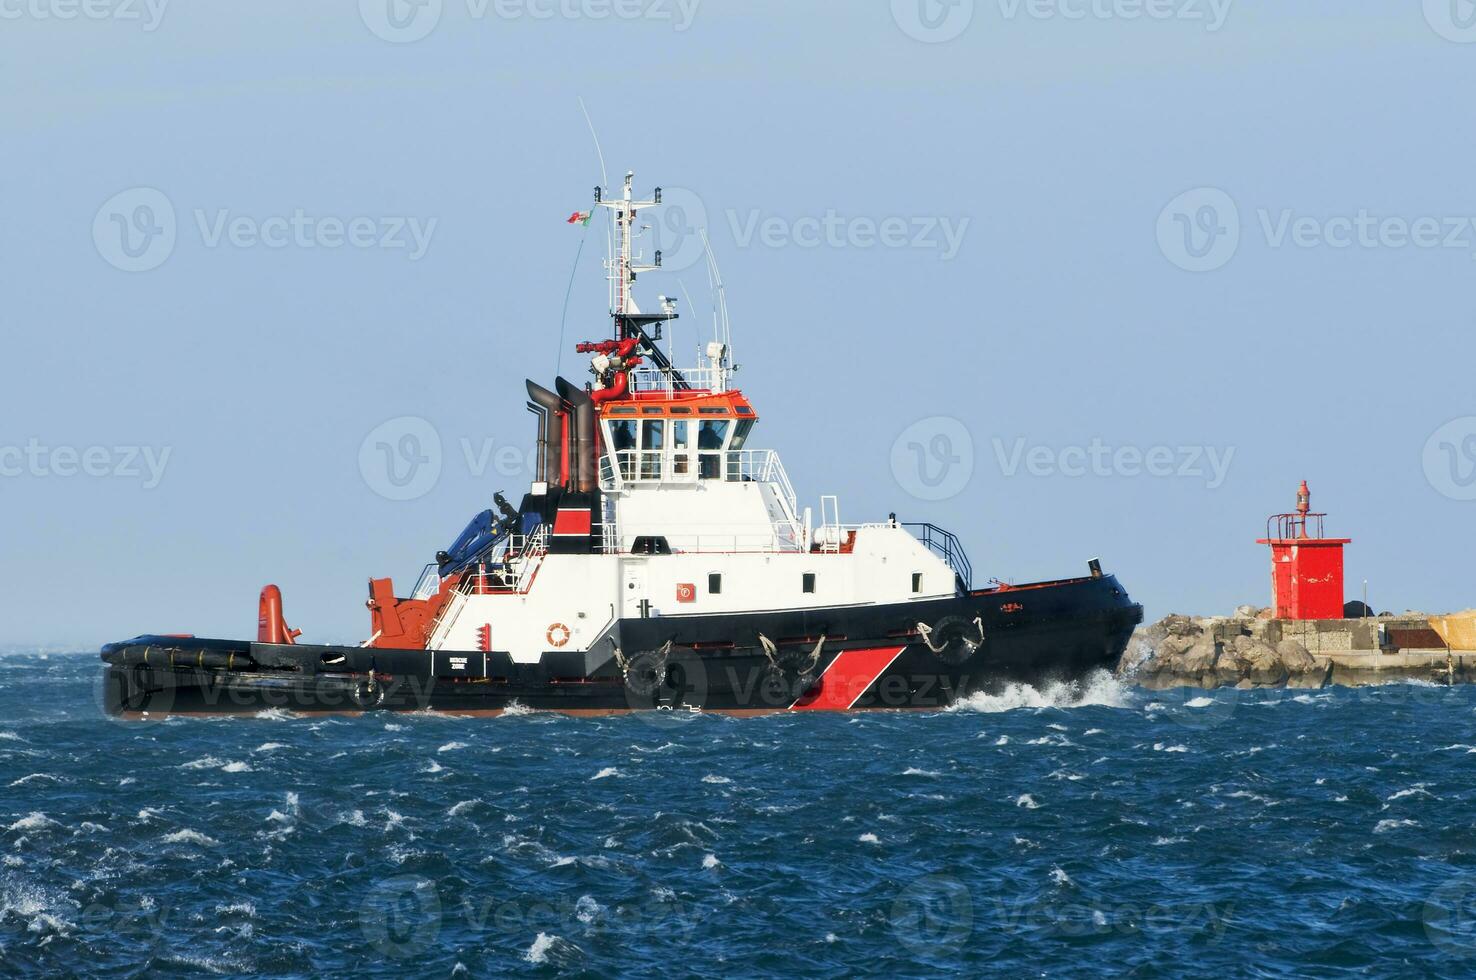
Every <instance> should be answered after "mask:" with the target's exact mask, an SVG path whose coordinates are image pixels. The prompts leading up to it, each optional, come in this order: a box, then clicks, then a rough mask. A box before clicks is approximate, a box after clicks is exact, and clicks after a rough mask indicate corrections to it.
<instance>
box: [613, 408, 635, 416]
mask: <svg viewBox="0 0 1476 980" xmlns="http://www.w3.org/2000/svg"><path fill="white" fill-rule="evenodd" d="M605 413H606V414H607V415H634V414H635V413H636V410H635V409H633V408H628V407H627V408H609V409H606V410H605Z"/></svg>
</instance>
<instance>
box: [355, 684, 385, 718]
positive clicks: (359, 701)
mask: <svg viewBox="0 0 1476 980" xmlns="http://www.w3.org/2000/svg"><path fill="white" fill-rule="evenodd" d="M349 697H350V698H351V699H352V700H353V702H354V707H356V708H358V709H359V710H360V711H373V710H374V709H375V708H378V707H379V706H380V705H382V704H384V688H382V687H380V686H379V681H377V680H375V679H374V677H373V676H372V675H371V676H369V677H366V678H364V679H363V680H360V681H359V682H358V683H356V684H355V685H354V686H353V689H352V690H351V691H350V692H349Z"/></svg>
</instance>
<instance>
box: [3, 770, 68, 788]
mask: <svg viewBox="0 0 1476 980" xmlns="http://www.w3.org/2000/svg"><path fill="white" fill-rule="evenodd" d="M38 779H49V780H51V781H52V782H53V783H59V782H61V781H62V778H61V777H60V776H53V775H52V774H51V773H49V772H33V773H31V774H30V775H29V776H22V777H21V778H19V779H17V780H16V781H15V782H13V783H11V784H10V785H11V786H24V785H26V783H29V782H32V781H34V780H38Z"/></svg>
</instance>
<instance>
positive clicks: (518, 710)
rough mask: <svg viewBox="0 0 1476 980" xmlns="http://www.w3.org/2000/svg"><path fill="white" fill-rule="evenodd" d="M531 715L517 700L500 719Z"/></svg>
mask: <svg viewBox="0 0 1476 980" xmlns="http://www.w3.org/2000/svg"><path fill="white" fill-rule="evenodd" d="M532 714H537V712H536V711H534V710H533V709H532V708H530V707H528V706H527V705H526V704H523V703H522V702H521V701H517V700H513V701H511V702H509V703H508V706H507V707H506V708H503V709H502V717H504V718H520V717H522V716H523V715H532ZM539 935H540V936H541V935H543V933H541V932H540V933H539Z"/></svg>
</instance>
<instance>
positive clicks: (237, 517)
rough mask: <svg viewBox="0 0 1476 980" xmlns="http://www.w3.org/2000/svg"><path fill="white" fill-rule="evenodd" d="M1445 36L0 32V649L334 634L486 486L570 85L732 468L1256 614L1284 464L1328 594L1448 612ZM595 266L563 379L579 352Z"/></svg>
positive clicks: (1327, 31)
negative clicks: (696, 364)
mask: <svg viewBox="0 0 1476 980" xmlns="http://www.w3.org/2000/svg"><path fill="white" fill-rule="evenodd" d="M391 2H393V3H394V4H396V8H395V9H394V10H393V11H392V9H391V8H390V7H389V6H388V4H389V3H391ZM1150 12H1151V13H1150ZM391 13H393V16H390V14H391ZM69 14H76V16H68V15H69ZM1472 14H1473V11H1472V9H1471V8H1470V6H1469V5H1467V4H1465V2H1464V0H1449V2H1448V4H1447V0H1429V2H1426V3H1424V4H1423V7H1422V5H1421V3H1419V2H1407V3H1399V4H1390V3H1387V2H1383V3H1375V2H1364V0H1341V2H1331V0H1328V2H1303V3H1296V4H1284V3H1275V4H1273V3H1264V2H1263V3H1257V4H1251V3H1229V4H1227V3H1226V2H1225V0H1221V2H1220V3H1219V5H1218V6H1216V5H1215V4H1212V3H1210V2H1209V0H1152V2H1147V3H1135V2H1134V0H1092V2H1089V0H1034V2H1033V3H1032V2H1024V0H1022V2H1020V3H1015V2H1013V0H987V2H984V0H976V2H973V3H970V2H968V0H957V3H956V4H955V5H954V6H951V7H944V6H941V5H939V4H938V3H936V2H935V0H926V6H923V7H919V6H918V3H917V0H897V2H896V3H892V2H890V0H864V2H863V0H846V2H810V3H778V2H767V0H762V2H754V0H749V2H744V3H737V2H729V0H701V2H699V3H695V4H693V3H692V2H691V0H687V3H686V5H685V6H682V5H680V4H678V3H676V0H669V2H667V0H662V2H657V0H619V2H618V3H617V2H615V0H560V3H554V2H553V0H489V2H488V3H481V2H480V0H442V2H440V3H436V2H435V0H428V4H427V5H426V6H424V7H421V8H412V7H409V6H406V5H405V4H404V0H364V2H363V3H356V2H353V0H335V2H332V3H318V4H301V3H286V2H259V3H255V4H252V5H249V7H231V8H226V7H225V6H224V5H212V4H201V3H185V2H183V0H175V2H173V3H168V4H163V5H162V6H161V5H160V3H159V0H155V3H154V5H153V7H150V6H149V5H148V4H146V3H144V2H143V0H137V2H125V0H93V4H92V5H91V6H89V7H88V8H86V10H85V11H83V10H82V8H80V6H79V5H77V4H75V3H71V2H69V0H7V2H6V3H4V4H0V15H3V16H0V52H3V57H0V79H3V82H4V84H5V87H6V90H7V91H8V92H9V93H10V96H11V97H10V98H7V99H6V100H4V102H3V104H0V125H3V131H4V133H5V139H4V140H3V141H0V154H3V157H0V161H3V174H4V176H3V178H0V200H3V202H4V208H5V212H4V213H5V220H4V221H3V222H0V256H3V260H4V269H5V287H6V288H5V298H4V302H3V307H0V311H3V314H0V325H3V327H0V329H3V332H4V333H3V336H4V339H5V344H4V348H3V349H4V364H5V368H6V370H5V383H4V386H3V389H0V391H3V394H0V409H3V411H0V474H3V475H0V507H3V509H0V513H3V518H0V521H3V523H0V533H3V541H4V546H3V548H0V585H3V589H0V596H3V598H0V612H3V615H4V622H5V626H4V628H3V630H0V641H3V642H7V643H17V644H24V643H74V644H78V645H90V644H94V643H96V642H99V641H101V640H104V639H108V638H117V637H122V636H128V635H133V634H135V633H139V632H144V631H188V632H196V633H200V634H212V635H233V636H234V635H251V633H252V630H253V628H254V621H255V597H256V593H257V590H258V589H259V588H260V587H261V585H263V584H264V583H266V582H268V581H272V582H276V583H277V584H279V585H280V586H281V587H282V588H283V591H284V593H285V596H286V606H287V614H288V618H289V619H290V620H291V621H292V623H293V625H295V626H298V627H300V628H302V629H303V630H304V631H305V638H306V639H309V640H319V641H325V642H326V641H340V640H354V639H359V638H362V637H363V636H364V635H365V634H366V632H367V623H368V616H367V612H366V611H365V609H364V607H363V600H364V598H365V596H366V591H365V580H366V579H367V578H368V577H369V576H370V575H371V574H372V575H376V576H378V575H394V576H395V577H396V579H397V582H399V583H400V584H401V585H402V587H403V588H409V587H410V585H411V584H412V583H413V579H414V577H415V575H416V574H417V572H418V570H419V568H420V566H421V565H423V564H424V563H425V562H426V561H429V560H430V559H431V557H432V555H433V554H434V552H435V551H436V549H438V548H442V547H445V545H446V544H447V543H449V541H450V540H451V539H452V538H453V537H454V536H455V534H456V532H457V531H459V530H460V528H461V526H462V524H463V523H464V522H465V520H466V519H467V518H469V517H470V516H471V515H472V514H473V513H475V512H476V511H478V510H480V509H482V508H483V507H485V506H487V505H488V502H489V499H490V496H491V493H492V492H493V491H494V490H498V489H503V490H506V491H507V492H508V493H509V495H512V496H516V495H517V493H519V492H520V491H521V489H522V488H523V485H524V484H525V482H526V479H527V477H526V475H525V474H524V473H523V472H522V471H521V464H520V463H518V462H517V458H518V457H517V454H518V453H520V452H523V451H525V450H526V449H527V447H528V445H529V443H530V442H531V438H532V429H531V420H530V418H529V417H528V416H527V414H526V413H525V412H524V410H523V401H524V394H523V388H522V381H523V379H524V378H525V377H533V378H535V379H537V380H539V381H540V382H541V383H543V384H546V385H549V384H551V381H552V377H551V375H552V373H553V370H554V366H555V364H556V363H558V358H559V351H558V349H557V347H558V333H559V324H560V312H561V309H562V307H563V301H564V295H565V291H566V288H567V287H568V284H569V281H570V274H571V269H573V268H574V261H575V254H576V250H577V249H578V247H579V243H580V236H581V231H580V230H579V229H577V228H571V227H570V226H569V225H567V224H565V222H564V219H565V218H566V217H567V216H568V215H569V213H570V212H571V211H573V210H575V209H578V208H584V207H587V206H588V201H589V198H590V193H591V188H592V187H593V185H594V184H595V183H597V182H599V179H600V173H599V162H598V159H597V158H596V155H595V152H594V149H593V144H592V142H591V139H590V136H589V132H588V130H587V128H586V125H585V122H584V117H583V116H582V114H581V113H580V110H579V103H578V100H579V99H580V98H581V97H582V98H583V99H584V101H585V103H586V104H587V106H588V108H589V111H590V114H591V116H592V117H593V119H594V123H595V126H596V128H597V129H598V131H599V134H600V139H601V141H602V143H603V149H604V155H605V159H606V163H607V164H608V167H609V171H610V179H611V181H612V182H618V180H619V178H620V175H621V174H623V172H624V171H625V170H626V169H634V170H635V171H636V172H637V186H638V188H639V189H642V190H649V188H650V187H651V186H653V185H656V184H660V185H662V186H663V187H664V188H666V189H667V195H668V199H669V200H674V201H676V202H677V204H678V205H679V208H678V209H677V212H678V213H677V217H676V218H675V219H673V221H672V223H671V225H670V226H668V227H666V228H664V229H661V230H653V232H652V236H653V237H654V236H657V235H666V236H668V237H667V238H666V239H665V242H664V244H665V245H666V247H667V253H668V256H676V257H677V259H678V260H677V261H676V262H675V263H674V264H675V265H676V266H678V268H676V269H673V271H672V272H671V274H669V275H664V276H650V277H647V278H645V279H643V280H642V282H641V284H640V288H641V289H642V291H643V295H644V296H645V297H646V299H647V302H648V303H650V304H654V297H655V295H656V294H658V293H663V292H664V293H670V294H672V295H676V296H678V297H680V298H681V299H682V306H683V307H684V308H688V307H690V308H689V309H688V314H689V316H688V318H687V319H685V320H684V321H683V325H682V327H680V328H679V330H678V333H677V344H678V353H682V352H683V351H684V350H690V349H691V348H694V347H695V345H696V342H697V340H699V339H701V338H700V335H703V334H705V331H706V325H707V322H708V321H707V317H708V310H709V307H710V301H711V293H710V290H709V287H708V282H707V277H706V275H705V274H704V273H703V272H702V270H701V268H700V265H697V264H694V265H690V266H686V267H685V268H683V267H682V266H684V265H685V263H686V261H687V260H688V259H689V258H690V257H691V256H692V251H691V248H690V246H687V247H685V248H684V246H683V240H682V233H684V232H686V231H689V230H690V229H691V228H692V227H693V226H694V225H695V223H697V222H698V221H699V220H700V219H702V218H704V216H705V224H706V227H707V229H708V233H709V236H710V238H711V240H712V244H713V248H714V250H715V252H716V254H717V257H718V259H719V261H720V263H721V266H722V271H723V275H724V277H725V279H726V281H727V285H728V299H729V304H730V308H731V311H732V316H733V328H734V341H735V348H736V350H737V354H738V359H739V360H740V361H741V362H742V363H743V366H744V371H743V373H742V374H741V375H740V378H739V380H740V381H741V382H742V385H743V387H744V389H745V390H746V391H747V392H748V394H749V395H750V396H751V397H752V398H753V400H754V402H755V404H756V405H757V406H758V408H759V410H760V413H761V414H762V415H763V417H764V421H763V422H762V423H761V424H760V427H759V429H758V430H757V432H756V433H755V436H754V442H755V443H756V444H759V445H766V446H773V447H775V448H777V449H779V450H780V451H781V452H782V453H783V455H784V458H785V461H786V463H787V465H788V469H789V471H790V474H791V476H792V478H793V480H794V482H795V484H796V487H797V489H798V490H799V493H800V495H801V497H802V498H804V500H805V501H806V502H808V503H810V504H811V505H813V506H816V507H817V509H818V497H819V495H820V494H822V493H835V494H838V495H840V497H841V501H842V502H841V508H842V511H841V517H842V519H843V520H845V521H861V520H869V519H878V518H881V517H884V516H885V515H886V514H887V513H888V512H891V511H896V512H898V513H899V515H901V516H902V517H903V518H904V519H909V520H929V521H933V522H935V523H938V524H942V525H944V526H947V527H950V528H952V529H953V530H955V531H957V532H958V533H959V534H960V535H961V536H962V537H963V538H964V539H965V540H966V541H967V542H968V544H969V547H970V551H971V554H972V557H973V561H974V567H975V569H976V572H977V573H979V575H980V577H981V579H982V578H985V577H989V576H998V577H1000V578H1002V579H1007V580H1014V581H1028V580H1033V579H1041V578H1050V577H1058V576H1064V575H1073V574H1077V573H1078V572H1080V571H1081V570H1082V569H1084V568H1085V563H1086V561H1087V559H1088V558H1090V557H1092V556H1095V555H1100V556H1102V558H1103V560H1104V563H1105V564H1106V566H1107V567H1108V568H1109V569H1111V570H1113V571H1116V572H1117V573H1119V574H1120V575H1121V576H1122V578H1123V580H1124V581H1125V583H1126V584H1127V585H1128V586H1129V588H1130V589H1131V590H1132V592H1133V593H1134V595H1136V596H1137V597H1139V598H1140V600H1141V601H1143V602H1144V603H1145V604H1146V605H1147V606H1148V609H1149V613H1150V615H1154V616H1157V615H1162V614H1164V613H1167V612H1169V611H1174V610H1177V611H1186V612H1197V613H1214V612H1225V611H1228V610H1230V609H1232V608H1233V607H1234V606H1235V605H1237V604H1239V603H1242V602H1256V603H1264V602H1266V601H1268V593H1269V574H1268V559H1267V556H1266V554H1265V553H1264V550H1263V549H1259V548H1257V546H1256V545H1255V543H1254V542H1255V539H1256V538H1257V537H1259V536H1261V534H1262V532H1263V530H1264V522H1265V518H1266V515H1268V514H1270V513H1273V512H1276V511H1280V510H1285V509H1289V508H1290V506H1291V505H1292V503H1293V494H1294V492H1295V489H1296V486H1297V482H1298V481H1299V480H1301V479H1304V478H1305V479H1307V480H1309V481H1310V483H1311V485H1312V489H1313V492H1314V503H1315V504H1316V505H1317V506H1318V507H1319V508H1321V509H1326V510H1329V511H1331V513H1332V516H1331V518H1330V522H1329V530H1330V531H1336V532H1338V533H1340V534H1346V535H1347V536H1350V537H1353V538H1354V539H1355V541H1354V544H1353V546H1352V547H1351V549H1350V551H1349V556H1348V557H1349V569H1348V574H1349V580H1350V586H1349V592H1350V598H1352V597H1355V596H1356V594H1357V593H1358V592H1359V591H1361V589H1362V584H1361V583H1362V581H1363V580H1364V579H1368V580H1369V591H1370V599H1371V601H1372V602H1373V604H1374V605H1375V606H1377V607H1379V608H1391V609H1396V610H1403V609H1405V608H1407V607H1417V608H1428V609H1432V610H1435V609H1447V608H1461V607H1466V606H1471V605H1476V594H1473V593H1476V589H1473V576H1472V574H1471V572H1470V567H1469V554H1470V553H1471V551H1472V545H1473V537H1476V501H1473V500H1472V499H1470V498H1472V497H1476V473H1473V470H1476V419H1473V416H1476V398H1473V395H1472V391H1473V384H1472V376H1473V369H1476V339H1473V337H1476V333H1473V327H1476V309H1473V302H1472V296H1473V286H1476V261H1473V256H1476V227H1473V226H1472V223H1471V222H1472V219H1473V218H1476V195H1473V193H1472V191H1471V180H1470V161H1471V160H1472V159H1473V150H1476V145H1473V144H1476V132H1473V130H1472V128H1471V127H1470V126H1469V125H1468V120H1469V117H1470V81H1471V78H1472V69H1473V66H1476V60H1473V59H1476V43H1473V42H1476V26H1473V24H1472V21H1471V20H1470V19H1468V18H1470V16H1471V15H1472ZM545 15H547V16H545ZM421 33H424V36H423V37H412V36H414V35H419V34H421ZM161 201H162V203H161ZM141 208H142V209H141ZM120 221H121V222H122V225H121V226H120V225H119V222H120ZM165 231H167V232H168V233H169V234H163V233H164V232H165ZM124 232H126V233H127V235H128V236H129V238H128V239H127V241H128V242H131V244H130V245H129V247H128V248H127V249H124V248H123V245H124V244H125V239H124V237H123V235H124ZM170 235H172V239H171V238H170V237H169V236H170ZM417 236H418V237H417ZM600 241H601V238H600V230H599V227H598V225H592V226H591V228H590V232H589V238H588V241H587V242H586V247H585V248H584V251H583V253H582V256H581V260H580V264H579V267H578V270H577V273H578V274H577V277H576V279H575V286H574V290H573V293H572V297H571V304H570V316H569V325H568V333H567V336H566V347H567V346H569V345H572V343H573V342H574V341H576V340H579V339H586V338H598V337H602V336H604V334H605V331H606V320H605V318H604V312H605V293H604V283H603V281H602V279H601V278H600V275H601V274H600V270H599V265H598V262H599V258H600V251H601V249H600ZM130 253H132V254H130ZM130 270H133V271H130ZM689 299H690V303H689ZM563 365H564V369H565V373H566V374H567V375H568V376H569V377H571V378H572V379H574V380H581V381H582V380H583V379H584V375H582V374H581V373H580V372H581V370H582V368H581V367H580V366H579V362H578V359H577V358H576V357H575V356H574V355H573V354H572V351H570V352H568V353H566V355H565V357H564V360H563ZM405 417H409V418H414V419H419V420H423V421H424V424H425V426H427V427H428V430H429V431H430V432H431V433H433V434H434V435H433V438H434V439H436V440H439V442H440V446H441V451H440V453H439V454H438V456H437V460H438V463H439V468H438V471H437V472H436V473H435V475H434V479H426V480H425V481H424V483H425V485H423V486H415V487H412V488H411V491H412V492H413V493H414V496H413V499H408V500H397V499H389V498H390V497H394V496H404V495H405V494H403V493H398V492H396V491H395V490H394V489H391V490H390V491H389V492H388V493H386V492H385V484H384V483H383V482H382V480H379V479H376V478H375V477H373V476H372V474H371V475H370V476H369V477H367V478H366V476H365V474H364V472H363V469H362V468H361V465H360V464H361V455H363V454H362V453H361V449H363V447H364V444H365V441H366V437H368V436H369V435H370V433H371V432H374V431H376V430H379V429H381V427H383V426H384V425H385V424H386V423H391V422H392V420H396V419H401V418H405ZM416 424H417V425H418V424H419V423H416ZM404 425H405V424H404V423H394V424H393V425H391V427H390V431H391V432H392V433H394V434H396V440H395V441H393V442H392V444H393V445H395V446H399V445H401V444H400V443H399V442H398V441H397V439H398V436H399V435H403V434H404V431H405V430H404ZM416 431H417V432H422V431H424V430H421V429H417V430H416ZM940 437H942V440H943V441H941V442H940V441H939V438H940ZM371 441H372V440H371ZM416 445H418V446H421V448H424V447H425V445H428V442H418V443H416ZM913 447H918V448H913ZM502 450H505V452H503V454H502V455H501V456H500V457H499V456H498V455H497V454H498V452H499V451H502ZM372 454H373V448H372V446H371V449H370V451H369V455H370V456H372ZM499 458H500V460H501V462H500V463H499V462H497V460H498V459H499ZM1150 460H1151V461H1152V465H1151V466H1150V463H1149V461H1150ZM919 461H920V464H919ZM944 463H947V465H948V466H949V467H950V468H949V469H948V470H947V471H944V470H943V469H941V467H942V466H943V465H944ZM918 465H922V466H923V467H924V469H922V470H918V469H917V466H918ZM909 467H911V468H909ZM370 469H371V470H372V466H370ZM938 498H941V499H938Z"/></svg>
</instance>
